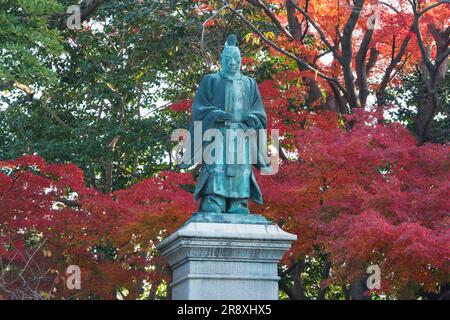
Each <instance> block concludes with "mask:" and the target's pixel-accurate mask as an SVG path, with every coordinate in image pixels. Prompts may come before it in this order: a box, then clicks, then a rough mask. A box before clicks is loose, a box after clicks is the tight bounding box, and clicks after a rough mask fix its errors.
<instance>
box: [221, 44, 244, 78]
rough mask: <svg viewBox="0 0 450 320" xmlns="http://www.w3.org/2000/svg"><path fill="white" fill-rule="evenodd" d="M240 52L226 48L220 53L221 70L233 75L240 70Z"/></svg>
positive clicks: (234, 48)
mask: <svg viewBox="0 0 450 320" xmlns="http://www.w3.org/2000/svg"><path fill="white" fill-rule="evenodd" d="M241 61H242V59H241V52H240V51H239V48H237V47H226V49H224V50H223V52H222V70H223V71H224V72H225V73H229V74H235V73H238V72H239V70H241Z"/></svg>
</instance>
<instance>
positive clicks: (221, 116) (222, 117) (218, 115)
mask: <svg viewBox="0 0 450 320" xmlns="http://www.w3.org/2000/svg"><path fill="white" fill-rule="evenodd" d="M213 112H214V117H215V119H216V121H221V122H224V121H227V120H231V119H232V118H233V116H232V114H231V113H230V112H226V111H223V110H215V111H213Z"/></svg>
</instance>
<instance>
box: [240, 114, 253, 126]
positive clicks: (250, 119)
mask: <svg viewBox="0 0 450 320" xmlns="http://www.w3.org/2000/svg"><path fill="white" fill-rule="evenodd" d="M242 121H243V122H244V123H245V124H246V125H247V126H249V127H254V126H256V121H255V119H254V118H253V117H251V116H249V115H247V116H245V117H244V119H242Z"/></svg>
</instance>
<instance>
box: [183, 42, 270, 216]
mask: <svg viewBox="0 0 450 320" xmlns="http://www.w3.org/2000/svg"><path fill="white" fill-rule="evenodd" d="M221 63H222V69H221V71H220V72H218V73H213V74H208V75H206V76H205V77H204V78H203V79H202V81H201V82H200V85H199V88H198V90H197V93H196V96H195V99H194V102H193V105H192V123H191V126H190V132H191V136H192V137H193V136H194V130H193V127H194V124H193V123H194V121H201V124H202V130H203V132H205V131H206V130H208V129H217V130H220V132H221V133H222V134H223V137H226V133H225V131H226V129H242V130H243V131H246V130H247V129H250V128H251V129H254V130H256V131H257V132H258V130H259V129H266V128H267V116H266V112H265V111H264V105H263V103H262V100H261V96H260V93H259V90H258V86H257V83H256V81H255V80H254V79H252V78H250V77H247V76H245V75H242V74H241V73H240V69H241V53H240V50H239V47H238V46H237V40H236V37H235V36H234V35H230V36H229V37H228V40H227V42H226V44H225V47H224V49H223V52H222V55H221ZM258 139H261V137H259V138H258ZM263 140H264V141H259V143H257V144H255V145H257V146H256V149H257V148H258V146H264V147H263V148H261V149H264V150H257V161H256V163H254V164H252V163H251V161H250V158H249V149H248V148H249V147H248V145H247V146H246V147H245V156H244V158H245V161H244V163H233V164H226V161H225V160H226V159H225V153H226V152H224V159H223V161H222V163H213V164H206V163H202V164H201V171H200V176H199V179H198V182H197V185H196V188H195V193H194V199H195V201H197V200H198V199H200V207H199V212H197V213H195V214H194V215H193V217H192V218H191V220H190V221H197V222H199V221H201V222H222V223H223V222H224V223H227V222H228V223H252V224H269V223H270V222H269V221H267V220H266V219H265V218H263V217H262V216H258V215H253V214H250V212H249V210H248V199H249V198H250V199H251V200H253V201H254V202H256V203H259V204H262V203H263V197H262V194H261V190H260V188H259V186H258V183H257V181H256V178H255V175H254V173H253V170H252V166H253V165H254V166H255V167H256V168H258V169H262V168H268V167H269V162H268V158H267V149H266V148H265V146H266V145H267V138H266V136H265V135H264V137H263ZM210 143H211V141H206V142H203V144H202V150H205V148H207V146H208V144H210ZM223 143H224V148H223V150H226V149H225V143H226V139H224V141H223ZM235 150H237V148H236V149H235ZM195 153H196V150H193V149H192V153H191V154H192V158H191V163H190V164H193V162H194V155H195ZM234 156H236V157H237V155H234ZM185 167H187V166H185ZM224 214H227V215H224ZM229 214H234V217H232V215H229Z"/></svg>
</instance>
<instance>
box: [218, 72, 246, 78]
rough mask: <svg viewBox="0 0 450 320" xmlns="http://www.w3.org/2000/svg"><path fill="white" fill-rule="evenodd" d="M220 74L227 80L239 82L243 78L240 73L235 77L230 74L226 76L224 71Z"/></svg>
mask: <svg viewBox="0 0 450 320" xmlns="http://www.w3.org/2000/svg"><path fill="white" fill-rule="evenodd" d="M219 74H220V75H221V76H222V77H224V78H225V79H228V80H239V79H241V78H242V74H241V73H238V74H235V75H230V74H226V73H225V72H223V70H220V72H219Z"/></svg>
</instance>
